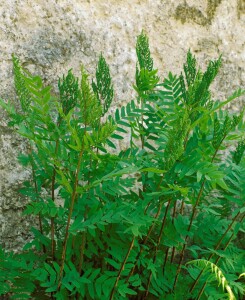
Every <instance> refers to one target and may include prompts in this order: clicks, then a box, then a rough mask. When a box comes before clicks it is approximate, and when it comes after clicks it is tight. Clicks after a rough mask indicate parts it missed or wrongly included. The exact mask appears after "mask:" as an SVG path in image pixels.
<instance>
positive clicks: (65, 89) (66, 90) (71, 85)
mask: <svg viewBox="0 0 245 300" xmlns="http://www.w3.org/2000/svg"><path fill="white" fill-rule="evenodd" d="M58 87H59V91H60V100H61V104H62V109H63V113H64V114H65V115H67V114H68V113H69V111H70V110H71V109H72V108H74V107H75V106H76V104H77V101H78V98H79V96H80V91H79V86H78V78H76V77H75V76H74V75H73V74H72V71H71V70H69V71H68V74H67V76H66V77H65V76H63V78H62V80H61V79H59V82H58Z"/></svg>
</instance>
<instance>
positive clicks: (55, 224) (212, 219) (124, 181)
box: [0, 31, 245, 300]
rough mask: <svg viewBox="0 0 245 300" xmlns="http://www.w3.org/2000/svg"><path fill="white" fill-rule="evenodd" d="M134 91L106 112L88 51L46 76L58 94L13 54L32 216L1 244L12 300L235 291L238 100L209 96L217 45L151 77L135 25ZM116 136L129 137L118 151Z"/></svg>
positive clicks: (107, 84) (236, 295) (2, 290)
mask: <svg viewBox="0 0 245 300" xmlns="http://www.w3.org/2000/svg"><path fill="white" fill-rule="evenodd" d="M136 56H137V60H138V61H137V65H136V73H135V81H136V82H135V85H134V91H135V92H136V97H135V100H131V102H129V103H128V104H127V105H126V106H123V107H120V108H117V109H116V110H115V113H110V105H111V104H112V103H113V98H114V87H113V84H115V83H113V79H112V78H111V75H110V68H109V65H108V64H107V62H106V60H105V57H104V56H103V55H102V54H100V56H99V62H98V65H97V68H96V74H95V78H94V79H93V80H92V82H91V81H90V77H89V75H88V74H87V72H86V70H85V68H84V67H81V76H80V78H78V77H76V76H75V75H74V74H73V71H72V70H69V71H68V73H67V74H66V75H63V76H62V77H61V78H60V79H59V80H58V91H59V93H58V94H55V93H54V92H52V89H51V88H50V87H45V86H44V85H43V82H42V80H41V78H40V77H38V76H33V75H31V74H30V73H29V72H28V70H26V69H24V68H23V67H22V66H21V63H20V61H19V59H18V58H17V57H15V56H13V66H14V76H15V87H16V93H17V96H18V99H19V101H20V107H19V105H17V107H16V108H15V106H14V105H13V104H11V102H8V103H5V102H4V101H3V100H1V102H0V103H1V106H2V107H3V108H4V109H5V110H6V111H7V113H8V115H9V118H10V122H9V126H12V127H13V128H14V129H15V130H16V131H17V133H18V134H20V135H22V136H23V137H25V138H26V140H27V142H28V143H29V147H28V148H29V149H30V150H29V152H28V153H26V154H21V155H20V156H19V161H20V163H21V164H22V165H23V167H24V168H30V169H31V170H32V178H30V180H28V181H26V182H24V183H23V187H22V188H21V190H20V192H21V193H22V194H23V195H25V196H27V197H29V199H30V201H29V203H28V205H27V206H26V209H25V211H24V214H25V215H32V216H34V217H36V218H37V221H38V226H37V227H36V226H34V227H33V228H32V229H31V230H30V231H31V233H32V235H33V239H32V240H31V241H30V242H28V243H27V244H26V245H25V246H24V247H23V251H22V253H20V254H14V253H11V252H8V251H5V250H3V249H1V251H0V269H1V270H0V271H1V272H0V283H1V284H0V295H9V296H10V297H11V299H35V298H37V299H38V297H40V295H41V297H42V299H46V298H47V299H48V298H51V299H88V300H90V299H98V300H99V299H105V300H108V299H111V300H112V299H114V300H116V299H118V300H119V299H142V300H143V299H171V300H172V299H186V300H187V299H201V300H204V299H209V300H210V299H216V300H217V299H227V298H228V299H242V297H243V294H244V281H243V279H244V276H243V274H244V250H243V247H244V238H243V233H244V222H243V220H244V215H245V209H244V195H245V177H244V176H245V175H244V174H245V158H244V152H245V146H244V140H245V136H244V129H245V125H244V121H243V114H244V109H242V110H241V112H240V113H239V114H238V115H232V114H230V113H229V112H228V111H227V110H225V109H224V108H225V105H227V104H228V103H229V102H231V101H233V100H234V99H236V98H237V97H240V96H243V95H244V93H245V91H244V90H241V89H239V90H237V91H236V92H235V93H233V94H232V95H231V96H230V97H228V98H227V99H226V100H224V101H218V100H215V99H213V96H212V93H211V91H210V86H211V84H212V82H213V81H214V79H215V77H216V76H217V74H218V72H219V69H220V66H221V62H222V61H221V57H219V58H218V59H217V60H214V61H210V62H209V63H208V66H207V69H206V70H205V71H202V70H201V69H200V68H198V65H197V60H196V58H195V57H194V56H193V55H192V53H191V51H189V52H188V53H187V59H186V62H185V64H184V66H183V72H182V73H181V74H180V75H175V74H172V73H171V72H170V73H169V74H168V75H167V76H166V78H164V80H161V79H160V77H159V76H158V71H157V69H154V63H153V58H152V55H151V51H150V46H149V39H148V37H147V35H146V33H145V32H144V31H142V33H141V34H140V35H139V36H138V38H137V41H136ZM127 135H128V139H129V141H130V143H129V146H125V149H124V150H121V151H120V150H119V149H118V146H117V145H118V140H123V139H124V138H125V137H126V136H127Z"/></svg>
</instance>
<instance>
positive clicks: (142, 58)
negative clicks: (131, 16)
mask: <svg viewBox="0 0 245 300" xmlns="http://www.w3.org/2000/svg"><path fill="white" fill-rule="evenodd" d="M136 53H137V57H138V62H139V66H140V69H147V70H148V71H152V69H153V59H152V58H151V52H150V48H149V40H148V37H147V35H146V34H145V33H144V31H143V30H142V32H141V34H140V35H139V36H138V37H137V42H136Z"/></svg>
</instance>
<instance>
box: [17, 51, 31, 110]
mask: <svg viewBox="0 0 245 300" xmlns="http://www.w3.org/2000/svg"><path fill="white" fill-rule="evenodd" d="M12 60H13V71H14V83H15V89H16V93H17V95H18V97H19V100H20V104H21V108H22V110H23V111H27V110H28V108H29V105H30V103H31V94H30V92H29V90H28V89H27V88H26V85H25V79H24V78H25V76H26V75H27V74H25V73H26V71H25V70H24V69H23V68H22V67H21V65H20V62H19V59H18V58H17V57H16V56H14V55H13V56H12Z"/></svg>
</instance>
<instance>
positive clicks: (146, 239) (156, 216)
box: [126, 204, 163, 282]
mask: <svg viewBox="0 0 245 300" xmlns="http://www.w3.org/2000/svg"><path fill="white" fill-rule="evenodd" d="M162 206H163V204H161V205H159V207H158V211H157V213H156V214H155V216H154V218H155V219H157V218H158V217H159V214H160V212H161V209H162ZM154 226H155V223H153V224H152V225H151V226H150V228H149V230H148V232H147V235H146V237H145V239H144V241H143V243H142V244H140V251H139V253H138V255H137V257H136V259H135V262H134V266H133V268H132V269H131V271H130V273H129V275H128V277H127V280H126V282H128V281H129V278H130V277H131V276H132V275H133V274H134V270H135V268H136V265H137V263H138V260H139V258H140V256H141V254H142V252H143V250H144V248H143V246H144V245H145V244H146V243H147V241H148V239H149V237H150V235H151V232H152V230H153V228H154Z"/></svg>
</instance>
